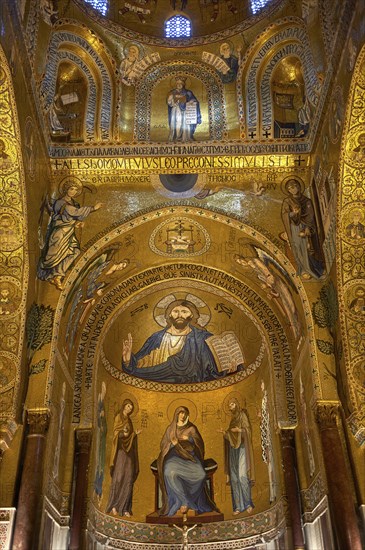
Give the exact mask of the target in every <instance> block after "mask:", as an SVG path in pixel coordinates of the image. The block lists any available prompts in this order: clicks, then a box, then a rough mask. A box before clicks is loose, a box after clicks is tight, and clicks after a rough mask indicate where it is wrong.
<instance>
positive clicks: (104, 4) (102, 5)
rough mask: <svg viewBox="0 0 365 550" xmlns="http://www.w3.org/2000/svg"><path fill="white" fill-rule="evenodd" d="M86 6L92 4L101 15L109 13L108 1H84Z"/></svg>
mask: <svg viewBox="0 0 365 550" xmlns="http://www.w3.org/2000/svg"><path fill="white" fill-rule="evenodd" d="M84 2H85V4H90V5H91V6H92V7H93V8H95V9H96V10H98V11H99V12H100V13H101V15H106V14H107V11H108V0H84Z"/></svg>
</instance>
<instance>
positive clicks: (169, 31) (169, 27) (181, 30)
mask: <svg viewBox="0 0 365 550" xmlns="http://www.w3.org/2000/svg"><path fill="white" fill-rule="evenodd" d="M190 36H191V23H190V21H189V19H188V18H187V17H184V16H183V15H174V16H173V17H170V19H167V21H166V22H165V37H166V38H190Z"/></svg>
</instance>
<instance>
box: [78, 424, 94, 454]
mask: <svg viewBox="0 0 365 550" xmlns="http://www.w3.org/2000/svg"><path fill="white" fill-rule="evenodd" d="M75 435H76V447H77V450H78V451H79V452H81V453H88V452H89V450H90V445H91V437H92V430H91V429H89V428H81V429H76V430H75Z"/></svg>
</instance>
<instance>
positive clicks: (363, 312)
mask: <svg viewBox="0 0 365 550" xmlns="http://www.w3.org/2000/svg"><path fill="white" fill-rule="evenodd" d="M345 304H346V309H347V312H348V314H349V315H351V317H353V318H355V319H363V320H365V283H357V284H355V285H351V286H350V287H348V288H347V289H346V292H345Z"/></svg>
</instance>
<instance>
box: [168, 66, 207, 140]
mask: <svg viewBox="0 0 365 550" xmlns="http://www.w3.org/2000/svg"><path fill="white" fill-rule="evenodd" d="M185 82H186V78H185V77H182V76H180V77H177V78H176V88H174V89H173V90H171V91H170V92H169V93H168V95H167V108H168V117H169V127H170V134H169V141H193V140H194V139H195V138H194V132H195V130H196V127H197V125H198V124H201V121H202V117H201V113H200V104H199V101H198V100H197V98H196V97H195V95H194V94H193V92H192V91H191V90H187V89H186V88H185Z"/></svg>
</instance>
